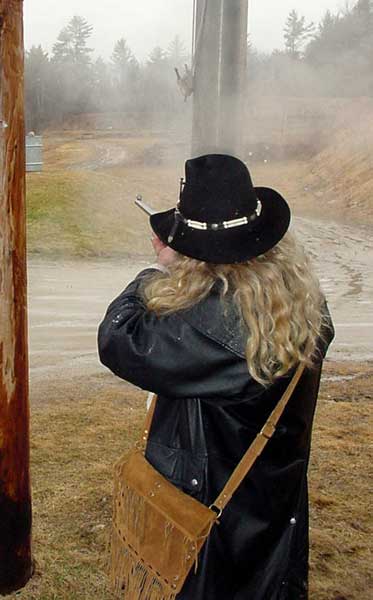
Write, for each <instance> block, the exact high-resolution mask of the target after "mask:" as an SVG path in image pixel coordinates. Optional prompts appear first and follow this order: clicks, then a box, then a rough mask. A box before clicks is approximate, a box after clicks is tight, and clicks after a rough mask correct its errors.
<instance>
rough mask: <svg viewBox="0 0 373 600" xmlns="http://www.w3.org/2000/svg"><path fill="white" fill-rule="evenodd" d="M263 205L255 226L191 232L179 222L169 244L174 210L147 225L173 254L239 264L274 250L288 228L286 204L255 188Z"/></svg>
mask: <svg viewBox="0 0 373 600" xmlns="http://www.w3.org/2000/svg"><path fill="white" fill-rule="evenodd" d="M255 192H256V195H257V197H258V199H259V200H260V201H261V203H262V213H261V215H260V217H259V218H258V224H257V225H255V226H253V225H252V224H248V225H240V226H239V227H234V228H230V229H219V230H218V231H214V230H211V229H208V230H200V229H192V228H191V227H188V225H186V224H185V223H183V222H180V223H179V225H178V227H177V230H176V233H175V236H174V238H173V240H172V241H171V242H169V241H168V237H169V235H170V232H171V230H172V228H173V226H174V223H175V209H174V208H173V209H171V210H167V211H165V212H160V213H155V214H154V215H151V217H150V224H151V227H152V229H153V231H154V233H155V234H156V235H157V236H158V237H159V239H160V240H161V241H162V242H163V243H164V244H166V245H167V246H170V248H172V249H173V250H175V251H176V252H179V253H180V254H183V255H185V256H189V257H190V258H195V259H197V260H201V261H204V262H210V263H215V264H233V263H242V262H245V261H247V260H250V259H251V258H254V257H256V256H260V255H261V254H264V253H265V252H268V250H270V249H271V248H273V247H274V246H275V245H276V244H277V243H278V242H279V241H280V240H281V239H282V238H283V236H284V235H285V233H286V231H287V230H288V228H289V224H290V219H291V215H290V208H289V206H288V204H287V202H286V200H285V199H284V198H283V197H282V196H281V194H279V193H278V192H276V191H275V190H273V189H271V188H266V187H256V188H255Z"/></svg>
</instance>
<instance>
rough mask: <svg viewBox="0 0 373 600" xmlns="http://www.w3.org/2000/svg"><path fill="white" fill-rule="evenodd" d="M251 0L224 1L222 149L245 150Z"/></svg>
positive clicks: (236, 153) (225, 151) (220, 140)
mask: <svg viewBox="0 0 373 600" xmlns="http://www.w3.org/2000/svg"><path fill="white" fill-rule="evenodd" d="M247 24H248V0H223V25H222V53H221V76H220V82H221V83H220V118H219V148H220V149H221V151H222V152H224V153H227V154H234V155H236V156H237V155H239V154H241V152H242V131H243V130H244V127H243V120H244V118H245V110H244V106H245V105H244V102H245V91H246V73H247Z"/></svg>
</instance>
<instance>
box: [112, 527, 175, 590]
mask: <svg viewBox="0 0 373 600" xmlns="http://www.w3.org/2000/svg"><path fill="white" fill-rule="evenodd" d="M110 579H111V582H112V586H113V589H114V592H115V593H116V594H118V596H122V597H123V598H125V600H175V598H176V595H175V593H174V592H172V591H170V590H169V589H167V588H166V585H165V584H164V583H163V582H162V581H160V579H159V578H158V577H156V575H155V574H154V573H153V572H152V571H151V570H150V569H149V568H148V567H147V566H146V565H145V564H144V563H142V562H141V561H140V560H139V559H138V557H137V556H136V555H135V554H134V553H132V552H131V550H130V549H129V548H128V547H125V546H124V544H123V541H122V540H121V538H120V537H119V535H118V534H117V533H116V532H115V531H113V533H112V538H111V569H110Z"/></svg>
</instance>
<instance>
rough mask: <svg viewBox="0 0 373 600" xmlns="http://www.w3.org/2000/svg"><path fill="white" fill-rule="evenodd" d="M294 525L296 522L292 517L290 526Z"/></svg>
mask: <svg viewBox="0 0 373 600" xmlns="http://www.w3.org/2000/svg"><path fill="white" fill-rule="evenodd" d="M296 524H297V520H296V518H295V517H292V518H291V519H290V525H296Z"/></svg>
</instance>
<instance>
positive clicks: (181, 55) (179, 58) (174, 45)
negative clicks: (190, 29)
mask: <svg viewBox="0 0 373 600" xmlns="http://www.w3.org/2000/svg"><path fill="white" fill-rule="evenodd" d="M166 58H167V60H168V62H169V64H170V66H172V67H181V66H182V65H184V64H185V63H186V62H187V60H188V54H187V51H186V49H185V46H184V44H183V42H182V41H181V39H180V36H178V35H175V37H174V39H173V40H172V42H171V43H170V44H169V46H168V48H167V52H166Z"/></svg>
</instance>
